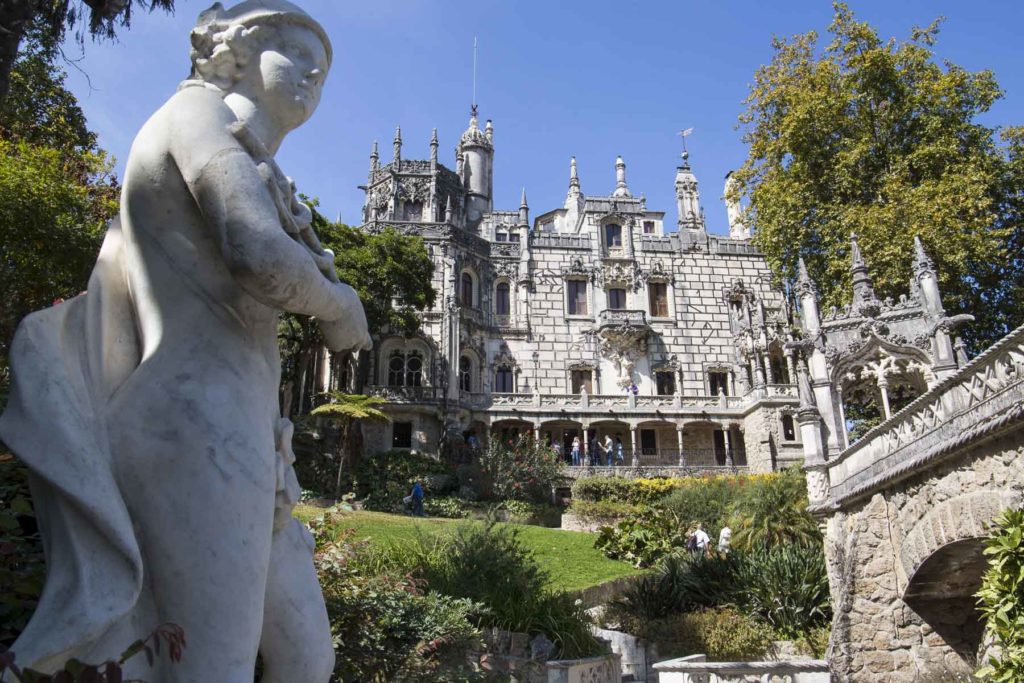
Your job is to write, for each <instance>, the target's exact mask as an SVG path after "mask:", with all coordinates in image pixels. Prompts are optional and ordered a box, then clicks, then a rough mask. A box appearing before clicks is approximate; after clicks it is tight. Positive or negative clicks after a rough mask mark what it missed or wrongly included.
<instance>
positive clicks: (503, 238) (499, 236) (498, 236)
mask: <svg viewBox="0 0 1024 683" xmlns="http://www.w3.org/2000/svg"><path fill="white" fill-rule="evenodd" d="M494 241H495V242H507V241H508V233H507V232H505V230H504V228H498V229H496V230H495V231H494Z"/></svg>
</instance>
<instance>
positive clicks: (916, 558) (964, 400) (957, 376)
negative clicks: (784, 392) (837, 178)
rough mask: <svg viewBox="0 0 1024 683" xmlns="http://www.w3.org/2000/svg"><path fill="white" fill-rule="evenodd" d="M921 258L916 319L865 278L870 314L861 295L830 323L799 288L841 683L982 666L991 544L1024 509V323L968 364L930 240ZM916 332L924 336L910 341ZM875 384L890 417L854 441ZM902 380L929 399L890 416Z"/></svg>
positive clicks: (805, 381) (811, 457) (811, 489)
mask: <svg viewBox="0 0 1024 683" xmlns="http://www.w3.org/2000/svg"><path fill="white" fill-rule="evenodd" d="M917 251H918V253H917V255H916V259H915V273H916V278H917V280H916V281H915V282H914V283H912V285H915V286H912V291H913V292H914V294H913V297H914V298H915V299H917V301H918V302H919V304H920V311H919V314H918V315H917V316H916V319H915V316H914V314H913V309H912V308H911V307H910V306H904V307H903V308H902V309H900V310H902V311H904V315H903V316H902V317H899V316H898V315H896V314H894V313H892V312H890V313H887V312H886V311H885V307H884V306H875V305H874V304H880V303H881V302H877V300H875V301H873V302H872V301H871V299H872V297H873V294H872V293H871V292H870V280H867V286H868V288H869V290H868V292H867V294H866V295H865V293H864V292H863V291H862V292H861V301H862V306H861V307H859V308H858V307H857V306H856V301H857V293H856V292H855V296H854V301H855V305H854V306H853V307H852V310H849V311H847V312H846V314H845V315H843V314H840V315H838V316H833V319H831V320H829V319H826V320H825V321H823V322H820V321H819V320H818V318H817V311H816V310H815V309H814V308H813V307H814V306H815V304H816V301H815V299H814V291H813V288H811V287H807V286H805V287H804V288H803V293H802V294H803V296H804V298H805V300H804V302H803V308H804V320H803V322H804V332H805V339H806V341H805V342H804V343H803V346H802V348H801V351H802V354H803V357H804V361H803V362H802V363H801V368H800V374H801V392H800V393H801V409H800V412H799V413H798V417H797V420H798V422H799V424H800V428H801V430H802V435H803V437H804V439H803V441H804V448H805V470H806V471H807V484H808V497H809V500H810V508H811V511H812V512H814V513H815V514H816V515H818V516H819V517H820V518H821V519H822V521H823V524H824V528H825V554H826V559H827V564H828V573H829V584H830V588H831V592H832V603H833V609H834V614H835V616H834V620H833V625H832V639H831V644H830V648H829V660H830V665H831V668H832V671H833V674H834V675H835V676H836V677H837V678H838V680H842V681H934V680H953V676H954V675H956V674H961V673H967V672H970V671H973V669H974V668H975V666H976V663H977V660H978V657H979V655H980V651H981V650H982V649H983V644H982V635H983V626H984V625H983V624H982V623H981V622H980V620H979V616H978V613H977V611H976V609H975V605H976V599H975V598H974V594H975V592H976V591H977V590H978V588H979V587H980V584H981V576H982V574H983V572H984V570H985V568H986V563H985V558H984V556H983V554H982V549H983V540H984V538H985V537H986V536H987V534H988V533H989V529H990V526H991V523H992V521H993V519H994V518H995V517H996V516H997V515H998V514H999V513H1000V512H1001V511H1002V510H1004V509H1006V508H1008V507H1011V506H1019V505H1021V503H1022V501H1024V459H1022V457H1021V455H1022V451H1024V327H1021V328H1019V329H1017V330H1015V331H1014V332H1012V333H1011V334H1009V335H1008V336H1007V337H1005V338H1004V339H1002V340H1001V341H1000V342H998V343H997V344H995V345H994V346H992V347H991V348H990V349H988V350H987V351H985V352H984V353H982V354H981V355H980V356H978V357H977V358H975V359H974V360H972V361H969V362H968V361H967V359H966V357H964V355H963V354H962V353H960V354H958V353H957V352H956V351H955V347H956V346H957V344H956V340H955V338H954V336H953V335H952V334H951V330H952V329H953V327H954V325H953V324H952V322H955V321H951V320H950V319H949V318H946V317H945V315H944V313H943V311H942V308H941V305H940V304H938V290H937V286H936V285H935V282H934V271H933V270H932V269H931V267H930V266H931V264H930V261H928V260H927V257H926V256H925V255H924V253H923V249H922V248H921V245H920V243H918V244H917ZM854 252H855V254H854V271H855V276H856V270H857V268H858V260H859V253H856V245H855V244H854ZM859 266H860V268H861V269H862V271H861V272H862V273H865V274H866V269H865V268H864V266H863V261H860V263H859ZM929 278H932V280H931V281H930V280H929ZM855 288H856V277H855ZM865 298H866V299H867V301H868V303H869V304H870V305H863V301H864V300H865ZM808 308H810V309H811V310H810V313H811V315H810V316H808V315H807V312H808ZM894 308H897V307H894ZM908 310H910V311H911V313H910V314H907V313H906V312H907V311H908ZM897 313H898V311H897ZM887 315H888V316H889V318H888V319H887V317H886V316H887ZM851 320H852V323H853V324H851ZM808 323H810V324H808ZM897 325H902V326H903V327H902V329H900V328H898V327H897ZM915 328H916V329H917V330H920V331H923V332H918V335H919V336H918V343H917V344H908V343H907V342H906V341H905V340H907V339H912V338H913V337H912V334H913V332H914V329H915ZM907 375H916V377H914V376H911V377H909V378H908V377H907ZM865 381H867V383H868V385H870V388H871V389H873V390H874V394H873V397H874V399H877V400H876V402H875V403H874V405H876V406H877V407H878V408H879V413H881V415H880V418H881V421H880V423H879V424H877V425H876V426H874V427H873V428H872V429H870V430H869V431H867V432H866V433H864V434H863V435H862V436H861V438H860V439H859V440H857V441H855V442H854V443H852V444H849V443H848V442H849V440H850V437H849V434H848V427H849V426H850V424H851V421H849V420H847V419H846V417H845V410H844V409H845V408H848V406H846V405H844V404H845V403H846V401H847V399H849V398H850V397H851V396H852V395H854V394H855V392H856V391H857V390H858V389H860V390H861V391H863V388H864V386H865V384H864V382H865ZM900 382H904V383H905V384H904V385H905V386H909V385H910V384H915V383H916V385H917V386H919V387H921V390H920V391H919V394H918V395H917V397H916V398H914V399H913V400H912V401H911V402H910V403H909V404H908V405H905V406H904V407H903V408H902V409H899V410H895V411H894V412H892V410H891V406H890V405H889V397H888V396H886V390H887V389H888V390H889V391H890V392H892V388H893V386H895V385H897V384H899V383H900ZM861 395H863V394H861Z"/></svg>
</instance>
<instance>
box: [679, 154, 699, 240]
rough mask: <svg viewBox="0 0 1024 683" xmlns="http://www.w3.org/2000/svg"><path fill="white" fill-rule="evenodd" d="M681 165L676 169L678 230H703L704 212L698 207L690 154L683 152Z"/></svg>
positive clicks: (695, 182) (695, 179)
mask: <svg viewBox="0 0 1024 683" xmlns="http://www.w3.org/2000/svg"><path fill="white" fill-rule="evenodd" d="M682 159H683V163H682V164H681V165H680V166H677V167H676V208H677V210H678V212H679V228H680V229H684V228H685V229H687V230H704V211H703V210H702V209H701V207H700V191H699V190H698V189H697V176H695V175H694V174H693V171H692V170H691V169H690V153H689V152H687V151H686V150H683V153H682Z"/></svg>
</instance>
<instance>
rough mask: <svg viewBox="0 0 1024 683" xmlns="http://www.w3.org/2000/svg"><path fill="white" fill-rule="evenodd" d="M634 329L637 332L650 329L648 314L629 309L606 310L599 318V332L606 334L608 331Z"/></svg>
mask: <svg viewBox="0 0 1024 683" xmlns="http://www.w3.org/2000/svg"><path fill="white" fill-rule="evenodd" d="M627 328H634V329H636V330H638V331H639V330H641V329H642V330H644V331H645V332H646V331H647V330H649V329H650V325H648V324H647V314H646V313H645V312H644V311H634V310H629V309H605V310H603V311H601V313H600V315H598V317H597V330H598V332H604V331H605V330H607V329H615V330H625V329H627Z"/></svg>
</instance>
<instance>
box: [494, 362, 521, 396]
mask: <svg viewBox="0 0 1024 683" xmlns="http://www.w3.org/2000/svg"><path fill="white" fill-rule="evenodd" d="M494 391H495V392H496V393H498V394H514V393H515V391H516V380H515V375H514V374H513V373H512V368H509V367H501V368H498V369H497V370H495V372H494Z"/></svg>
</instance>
